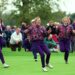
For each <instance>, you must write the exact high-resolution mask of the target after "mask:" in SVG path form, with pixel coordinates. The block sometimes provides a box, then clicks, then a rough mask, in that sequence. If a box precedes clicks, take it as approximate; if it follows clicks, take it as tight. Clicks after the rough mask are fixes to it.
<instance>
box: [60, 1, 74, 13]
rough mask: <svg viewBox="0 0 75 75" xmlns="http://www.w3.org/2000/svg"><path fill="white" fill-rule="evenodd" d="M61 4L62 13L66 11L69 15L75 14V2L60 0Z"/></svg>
mask: <svg viewBox="0 0 75 75" xmlns="http://www.w3.org/2000/svg"><path fill="white" fill-rule="evenodd" d="M59 3H60V4H59V5H60V8H61V10H62V11H66V13H67V14H69V13H75V0H59Z"/></svg>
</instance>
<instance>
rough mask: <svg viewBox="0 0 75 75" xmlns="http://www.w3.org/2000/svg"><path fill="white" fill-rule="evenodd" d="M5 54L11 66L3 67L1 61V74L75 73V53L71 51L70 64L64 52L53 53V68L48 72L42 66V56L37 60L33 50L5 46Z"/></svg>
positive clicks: (63, 74) (41, 74)
mask: <svg viewBox="0 0 75 75" xmlns="http://www.w3.org/2000/svg"><path fill="white" fill-rule="evenodd" d="M3 54H4V57H5V60H6V63H8V64H9V65H10V67H9V68H3V65H2V63H1V62H0V75H75V53H73V54H72V53H70V57H69V64H65V62H64V59H63V55H64V54H63V53H52V55H51V63H52V65H53V66H54V68H53V69H49V68H48V72H43V71H42V68H41V62H40V56H38V62H35V61H34V59H33V55H32V53H31V52H24V50H23V49H22V51H21V52H18V51H16V52H11V51H10V49H7V48H4V49H3Z"/></svg>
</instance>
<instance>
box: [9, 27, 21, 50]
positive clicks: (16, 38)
mask: <svg viewBox="0 0 75 75" xmlns="http://www.w3.org/2000/svg"><path fill="white" fill-rule="evenodd" d="M21 45H22V34H21V32H20V28H16V31H15V32H14V33H12V35H11V38H10V47H11V50H12V51H16V48H17V47H18V51H21Z"/></svg>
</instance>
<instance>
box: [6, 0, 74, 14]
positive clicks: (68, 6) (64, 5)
mask: <svg viewBox="0 0 75 75" xmlns="http://www.w3.org/2000/svg"><path fill="white" fill-rule="evenodd" d="M12 1H13V0H9V4H8V5H7V10H6V11H5V12H8V11H11V10H14V9H15V6H14V5H13V4H12ZM54 1H56V0H54ZM58 4H59V6H60V9H61V10H62V11H66V13H67V14H69V13H75V0H59V2H58ZM15 10H16V9H15Z"/></svg>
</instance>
